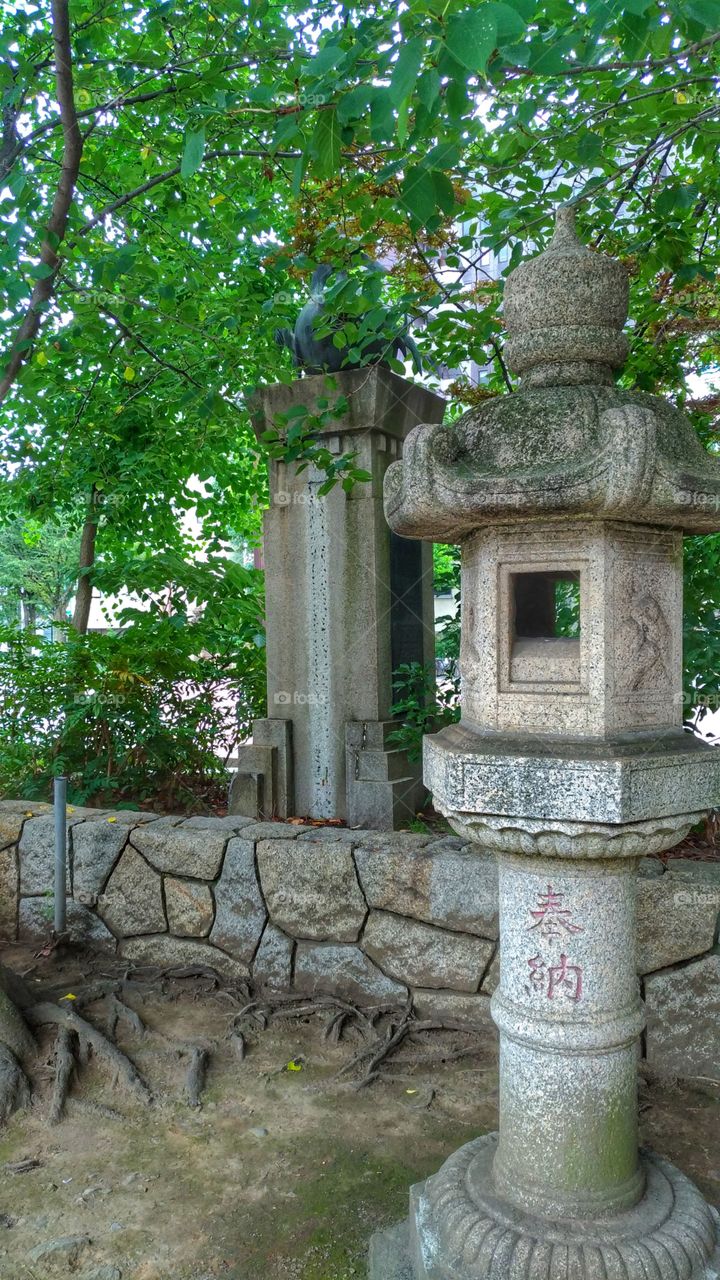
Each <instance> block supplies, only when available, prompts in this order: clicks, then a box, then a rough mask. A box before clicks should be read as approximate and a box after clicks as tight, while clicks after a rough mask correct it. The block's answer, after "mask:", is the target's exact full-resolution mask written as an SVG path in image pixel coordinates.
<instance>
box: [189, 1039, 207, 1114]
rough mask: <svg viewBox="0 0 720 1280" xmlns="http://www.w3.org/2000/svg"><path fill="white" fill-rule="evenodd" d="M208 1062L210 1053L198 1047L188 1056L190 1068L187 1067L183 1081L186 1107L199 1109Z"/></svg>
mask: <svg viewBox="0 0 720 1280" xmlns="http://www.w3.org/2000/svg"><path fill="white" fill-rule="evenodd" d="M209 1061H210V1053H209V1051H208V1050H207V1049H205V1048H203V1047H202V1046H200V1045H196V1046H195V1048H194V1049H192V1051H191V1054H190V1066H189V1067H188V1072H187V1077H186V1080H185V1095H186V1097H187V1100H188V1106H190V1107H199V1106H200V1096H201V1094H202V1091H203V1089H204V1087H205V1076H206V1074H207V1068H208V1063H209Z"/></svg>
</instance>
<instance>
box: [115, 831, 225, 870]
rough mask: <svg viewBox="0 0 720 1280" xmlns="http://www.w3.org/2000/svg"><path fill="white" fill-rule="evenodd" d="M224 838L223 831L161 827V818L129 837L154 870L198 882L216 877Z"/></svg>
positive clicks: (223, 849)
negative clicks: (193, 879) (192, 878)
mask: <svg viewBox="0 0 720 1280" xmlns="http://www.w3.org/2000/svg"><path fill="white" fill-rule="evenodd" d="M227 839H228V832H227V831H225V830H220V831H218V830H217V829H212V828H211V829H210V830H197V829H196V828H194V827H172V826H169V825H168V826H165V824H164V823H163V820H162V818H161V819H160V820H159V821H158V822H153V823H151V824H150V826H148V827H142V828H140V829H139V830H136V831H133V832H132V833H131V835H130V842H131V844H133V845H134V846H135V848H136V849H139V850H140V853H142V854H143V856H144V857H146V858H147V860H148V862H150V863H152V865H153V866H154V867H155V868H156V869H157V870H158V871H164V872H168V873H169V874H170V875H176V876H194V877H196V879H198V880H214V879H215V877H216V876H217V875H218V874H219V872H220V866H221V864H222V860H223V854H224V852H225V845H226V844H227Z"/></svg>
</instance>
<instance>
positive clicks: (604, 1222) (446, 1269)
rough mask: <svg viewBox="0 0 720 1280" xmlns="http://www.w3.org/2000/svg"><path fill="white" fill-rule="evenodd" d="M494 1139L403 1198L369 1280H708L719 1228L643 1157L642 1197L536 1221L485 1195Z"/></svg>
mask: <svg viewBox="0 0 720 1280" xmlns="http://www.w3.org/2000/svg"><path fill="white" fill-rule="evenodd" d="M496 1148H497V1134H487V1135H486V1136H485V1137H482V1138H478V1139H476V1140H475V1141H474V1142H470V1143H468V1144H467V1146H464V1147H461V1149H460V1150H459V1151H457V1152H456V1153H455V1154H454V1155H453V1156H451V1157H450V1159H449V1160H447V1161H446V1163H445V1164H444V1165H443V1167H442V1169H441V1170H440V1171H439V1173H437V1174H435V1175H434V1177H432V1178H429V1179H428V1180H427V1182H425V1183H422V1184H420V1185H418V1186H416V1187H413V1188H412V1190H411V1193H410V1220H409V1231H408V1233H407V1234H405V1229H404V1228H405V1224H403V1226H402V1227H400V1228H398V1227H396V1228H393V1229H392V1230H391V1231H386V1232H381V1233H379V1234H378V1236H376V1237H375V1238H374V1239H373V1242H372V1244H371V1250H370V1270H369V1280H516V1278H517V1280H521V1278H523V1280H524V1278H526V1277H531V1278H532V1280H570V1278H572V1280H612V1278H617V1280H620V1278H622V1280H648V1278H649V1277H653V1280H716V1277H717V1275H718V1267H719V1266H720V1246H719V1241H720V1234H719V1230H718V1224H719V1223H720V1219H719V1218H718V1215H717V1213H716V1211H715V1210H714V1209H711V1208H710V1206H709V1205H708V1204H706V1202H705V1201H704V1200H703V1197H702V1196H701V1194H700V1192H699V1191H698V1190H697V1188H696V1187H695V1186H694V1185H693V1183H692V1182H691V1181H690V1180H689V1178H686V1177H685V1175H684V1174H682V1173H680V1171H679V1170H678V1169H676V1168H675V1167H674V1166H673V1165H671V1164H669V1163H668V1162H667V1161H666V1160H662V1159H660V1158H659V1157H658V1156H656V1155H654V1154H652V1153H651V1152H647V1151H646V1152H643V1153H642V1156H641V1162H642V1168H643V1171H644V1174H645V1191H644V1193H643V1196H642V1198H641V1199H640V1200H639V1202H638V1203H637V1204H636V1205H634V1206H633V1208H631V1209H627V1210H625V1211H624V1212H623V1213H618V1214H615V1215H612V1216H603V1217H598V1218H582V1219H580V1218H552V1219H551V1218H545V1217H540V1216H536V1215H534V1214H530V1213H527V1212H525V1211H523V1210H522V1209H519V1208H517V1207H515V1206H514V1205H512V1204H511V1203H510V1202H509V1201H507V1200H503V1199H501V1198H500V1197H499V1196H497V1195H496V1194H495V1191H494V1189H493V1183H492V1162H493V1159H494V1156H495V1151H496Z"/></svg>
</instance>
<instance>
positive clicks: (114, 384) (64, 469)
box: [0, 0, 720, 667]
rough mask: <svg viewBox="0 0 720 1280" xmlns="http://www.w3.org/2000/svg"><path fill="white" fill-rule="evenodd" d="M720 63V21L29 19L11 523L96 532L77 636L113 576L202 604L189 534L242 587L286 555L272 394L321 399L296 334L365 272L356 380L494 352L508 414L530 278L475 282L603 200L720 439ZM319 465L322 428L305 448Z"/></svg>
mask: <svg viewBox="0 0 720 1280" xmlns="http://www.w3.org/2000/svg"><path fill="white" fill-rule="evenodd" d="M719 51H720V32H719V31H718V11H717V5H716V2H715V0H613V3H610V2H609V0H583V3H580V2H579V0H480V2H479V3H478V2H477V0H473V3H469V2H468V0H407V3H406V4H404V5H403V6H401V7H400V6H398V5H397V4H395V3H393V2H392V0H380V2H379V3H374V4H372V5H369V4H368V5H357V6H347V5H342V4H338V3H335V2H334V0H333V2H328V0H320V2H319V3H317V4H315V5H313V6H312V7H307V6H306V5H305V4H304V3H301V4H298V3H296V0H284V2H283V3H279V2H278V0H202V2H198V0H144V2H143V3H139V2H138V0H123V2H122V3H120V2H119V0H69V2H68V0H43V2H42V3H34V2H33V0H18V2H17V3H14V2H13V0H8V3H6V6H5V10H4V19H3V27H2V32H1V33H0V91H1V92H2V125H3V133H2V142H1V144H0V193H1V197H0V223H1V224H2V231H3V238H2V245H1V247H0V292H1V294H2V296H1V298H0V319H1V322H2V333H1V334H0V395H2V396H3V397H4V417H3V419H2V423H1V424H0V429H1V431H2V437H1V439H2V453H3V459H4V467H5V475H6V477H7V483H6V486H5V491H4V494H3V496H2V501H1V502H0V516H1V517H2V518H4V519H5V520H6V521H7V520H11V519H15V518H17V517H18V516H20V517H21V518H22V519H25V518H32V519H34V520H39V521H44V520H48V519H51V518H53V519H60V520H61V521H62V523H63V525H64V527H66V528H67V529H68V530H69V531H71V532H73V531H74V532H76V533H78V534H79V533H80V532H81V531H82V533H83V537H82V543H81V551H80V557H79V565H80V586H81V590H80V593H79V596H80V597H84V598H81V599H80V601H79V609H76V625H77V627H78V629H79V630H82V629H83V625H84V624H86V621H87V604H88V599H87V594H88V593H87V591H83V588H84V587H87V586H88V584H89V583H90V582H91V581H92V582H94V583H95V585H96V586H97V587H99V588H103V587H109V586H110V585H112V586H113V587H114V588H117V587H118V586H119V585H121V584H122V582H123V581H127V582H130V581H131V582H132V584H133V586H134V587H135V589H137V590H139V591H140V592H141V593H142V591H143V590H144V589H145V588H146V587H147V589H148V590H150V589H151V587H152V589H154V588H155V586H156V584H157V579H158V574H159V571H160V569H161V568H162V567H163V566H164V567H165V569H166V570H167V571H168V572H169V571H170V569H169V566H171V565H172V566H174V567H173V569H172V572H173V573H177V574H178V575H179V582H178V599H186V598H187V595H188V591H189V590H190V589H191V588H192V589H193V590H196V589H197V584H196V583H195V584H189V583H188V582H187V581H184V578H187V577H188V576H193V575H194V576H195V577H197V573H198V572H199V570H198V568H197V565H195V566H194V567H193V568H192V569H191V568H183V567H182V566H183V565H185V566H188V564H189V561H190V559H191V558H192V557H191V556H190V554H189V551H190V550H191V548H190V546H189V542H188V537H189V535H188V534H187V531H186V530H185V529H184V527H183V523H182V519H181V517H182V515H183V513H184V512H187V511H189V510H191V509H192V510H194V511H195V512H196V513H197V518H198V521H199V528H198V529H197V530H196V532H195V534H194V535H193V536H194V537H196V538H197V540H198V542H199V543H201V544H202V545H203V546H206V547H207V548H208V550H209V554H210V557H211V559H212V558H213V557H216V558H217V557H220V558H222V557H225V563H227V564H229V563H231V562H230V561H229V560H228V559H227V556H226V555H225V553H226V550H227V545H228V540H229V539H230V537H231V535H232V534H233V533H235V534H240V535H242V536H246V537H248V536H249V537H252V536H253V535H254V534H255V533H256V532H257V530H258V518H259V517H258V512H259V508H260V507H261V506H262V502H263V500H264V492H265V489H264V485H265V480H264V470H263V466H262V464H261V462H260V461H259V459H258V454H257V446H256V442H255V437H254V434H253V432H252V430H251V427H250V419H249V414H248V409H247V402H246V392H247V390H248V389H249V388H251V387H253V386H256V385H257V384H259V383H262V382H264V381H276V380H278V378H282V377H285V378H290V377H292V376H293V371H292V369H291V366H290V363H289V356H288V354H287V353H286V352H285V353H283V352H280V351H279V350H278V348H277V347H276V345H275V342H274V331H275V329H276V328H277V327H278V326H282V325H285V324H288V323H292V321H293V319H294V317H295V314H296V313H297V307H298V299H301V298H302V297H303V296H304V293H305V289H306V282H307V279H308V278H309V275H310V272H311V270H312V269H313V268H314V267H315V266H316V265H317V264H318V263H321V262H327V263H331V264H333V265H334V266H335V267H336V268H344V269H346V271H347V274H346V276H345V277H343V278H342V280H341V283H340V284H338V285H337V286H336V288H335V290H334V292H333V298H334V300H335V304H336V307H337V312H338V315H339V316H342V322H341V323H342V330H343V331H342V341H344V342H347V343H348V345H350V346H351V347H352V348H353V351H354V358H357V359H360V360H362V359H363V356H364V354H365V355H366V356H367V351H369V348H370V345H371V342H372V338H373V335H374V334H376V333H377V332H378V331H387V330H388V326H389V324H390V323H392V325H393V326H394V324H395V320H396V319H397V317H399V316H403V315H410V316H412V317H415V318H416V319H419V320H421V321H422V345H423V348H424V351H425V353H426V354H427V355H428V356H429V357H430V359H431V360H434V361H437V362H439V363H441V364H443V365H445V366H447V367H450V368H455V367H457V366H458V365H459V364H460V363H461V362H462V361H463V360H465V359H467V357H468V356H471V357H473V358H475V359H476V360H478V361H479V362H480V363H481V364H484V363H485V362H486V361H487V360H488V359H491V360H492V361H493V373H492V374H491V375H490V377H489V378H488V380H487V385H486V386H484V387H483V388H482V389H481V391H480V393H479V394H482V395H486V394H488V393H498V392H502V391H503V390H506V389H508V387H510V386H511V385H512V379H511V378H510V377H509V375H508V374H507V370H506V369H505V366H504V362H503V359H502V343H503V332H502V322H501V317H500V306H501V301H502V281H500V282H493V281H492V280H490V279H488V280H487V281H484V280H483V279H482V277H481V282H480V284H479V285H478V284H476V285H474V286H473V287H472V288H468V286H467V285H465V284H463V283H462V282H461V281H460V282H458V281H456V279H455V277H454V275H453V273H455V274H457V273H458V272H459V271H460V270H461V269H463V268H465V267H469V266H471V265H473V264H474V263H476V262H477V261H478V257H479V255H480V254H482V253H483V252H485V251H498V250H500V249H502V248H503V247H504V246H509V247H510V250H511V255H510V263H509V265H510V266H512V265H514V263H515V262H516V261H517V260H518V258H519V257H520V255H521V253H522V251H523V245H524V246H525V248H526V249H528V248H529V249H533V248H536V247H540V246H541V245H542V244H543V243H544V242H545V240H546V238H547V236H548V234H549V231H550V229H551V225H552V217H553V210H554V207H555V206H556V204H557V203H558V202H559V201H562V200H568V199H577V200H581V202H582V203H581V212H580V226H581V231H582V232H583V234H584V235H585V236H586V237H587V238H588V239H589V240H590V242H591V243H593V244H594V245H596V246H601V247H602V248H603V249H605V250H607V251H608V252H610V253H613V254H615V255H618V256H620V257H622V258H623V259H624V260H625V261H626V262H627V264H628V267H629V269H630V272H631V284H632V302H631V306H632V316H633V318H634V328H633V330H632V335H631V338H632V350H631V355H630V359H629V362H628V367H627V371H626V373H625V374H624V375H623V376H624V377H625V378H626V379H627V380H628V381H631V382H634V383H635V384H636V385H638V386H640V387H642V388H644V389H648V390H654V391H658V392H660V393H665V394H669V395H672V396H674V397H676V398H678V399H679V401H680V402H682V403H685V404H686V405H687V406H688V407H689V408H690V409H692V410H695V411H697V413H698V417H697V422H698V426H699V428H700V429H701V431H702V433H703V435H704V438H705V440H706V442H707V443H708V444H709V445H710V446H711V447H715V446H716V444H717V426H716V418H715V416H714V415H715V412H716V409H717V404H718V398H717V396H716V395H714V394H710V392H708V394H704V393H703V394H698V392H697V384H694V383H693V382H692V380H691V379H690V381H688V379H689V378H690V375H692V374H703V373H707V372H708V371H712V370H714V369H715V368H716V365H717V358H718V325H717V317H718V306H719V300H718V285H717V270H718V226H719V225H720V223H719V219H718V204H719V203H720V181H719V174H720V159H719V152H718V148H719V145H720V96H719V95H718V75H719V74H720V67H719V63H718V57H719ZM363 254H365V255H368V256H370V257H372V258H378V257H384V258H385V259H386V260H387V261H388V262H390V264H391V267H390V270H389V272H388V274H387V275H386V276H385V278H384V279H383V278H382V277H380V276H378V274H377V273H370V274H368V273H362V272H360V271H356V270H355V269H354V268H355V267H356V266H357V264H358V263H360V262H361V261H362V257H361V255H363ZM388 316H390V321H389V320H388ZM366 348H367V350H366ZM367 358H370V357H369V356H367ZM693 387H695V392H694V395H693V393H692V388H693ZM455 390H456V393H457V399H459V400H464V401H465V402H466V403H467V402H470V401H471V400H472V398H473V397H475V396H477V395H478V392H477V391H474V390H472V389H470V388H468V387H467V386H466V385H465V384H463V382H462V380H461V381H460V383H459V384H458V385H457V387H456V389H455ZM284 447H285V445H284V443H283V439H282V438H281V439H280V441H279V442H278V441H275V443H274V449H275V452H276V453H277V452H278V451H280V452H281V453H282V450H283V448H284ZM314 447H315V446H314V443H313V439H312V432H311V431H310V432H305V433H303V431H302V430H296V431H295V437H294V439H293V441H291V442H290V443H289V444H288V448H289V449H290V454H289V456H290V457H292V458H295V459H297V460H300V461H301V460H302V458H303V456H305V455H306V454H307V453H308V452H312V450H313V448H314ZM319 461H320V464H321V465H322V464H323V458H322V456H321V457H320V459H319ZM327 465H328V466H329V465H330V463H329V462H328V463H327ZM329 478H330V480H336V479H341V478H342V472H341V471H337V473H336V474H333V475H330V477H329ZM346 479H348V481H349V483H352V480H353V476H352V471H351V470H350V472H348V473H347V475H346ZM703 545H704V546H708V547H711V546H712V541H711V540H706V542H705V543H704V544H703ZM696 561H697V564H699V566H700V567H699V569H698V568H697V564H696V570H695V572H697V573H699V574H700V577H701V578H702V574H703V573H704V574H705V579H704V580H703V581H704V586H702V585H701V587H700V588H699V589H698V591H697V592H695V595H696V596H697V599H698V600H700V601H701V602H702V609H701V613H702V620H701V621H698V626H699V628H700V634H701V635H702V636H703V637H704V642H705V643H707V639H708V630H707V625H706V624H707V621H708V617H709V616H711V615H712V616H714V606H713V605H712V604H711V603H710V604H709V603H708V601H709V600H711V597H712V592H711V591H709V589H708V585H707V584H708V581H709V579H708V577H707V575H708V573H709V572H710V564H709V560H708V558H707V556H706V555H705V554H704V552H698V555H697V557H696ZM214 564H215V569H214V570H213V571H212V572H214V573H215V579H217V573H218V569H217V564H218V560H217V559H215V560H214ZM713 571H714V565H713ZM208 573H209V575H210V577H209V578H208V582H209V584H210V585H208V591H210V590H211V585H212V581H213V579H212V573H211V571H210V570H208ZM148 584H150V585H148ZM201 594H202V592H201ZM713 662H714V664H715V667H717V665H718V663H717V661H715V659H713Z"/></svg>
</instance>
